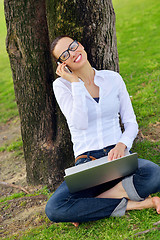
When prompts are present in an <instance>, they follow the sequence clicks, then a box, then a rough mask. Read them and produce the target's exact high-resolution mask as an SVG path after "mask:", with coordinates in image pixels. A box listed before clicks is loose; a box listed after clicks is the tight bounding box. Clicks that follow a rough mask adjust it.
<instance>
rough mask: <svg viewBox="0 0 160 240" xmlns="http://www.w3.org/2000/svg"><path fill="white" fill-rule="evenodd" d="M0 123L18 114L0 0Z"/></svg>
mask: <svg viewBox="0 0 160 240" xmlns="http://www.w3.org/2000/svg"><path fill="white" fill-rule="evenodd" d="M0 13H1V14H0V32H1V34H0V109H1V111H0V123H2V122H6V121H7V120H8V119H10V118H13V117H15V116H18V111H17V105H16V102H15V95H14V88H13V80H12V74H11V69H10V64H9V58H8V54H7V52H6V48H5V38H6V33H7V31H6V25H5V19H4V10H3V1H1V2H0Z"/></svg>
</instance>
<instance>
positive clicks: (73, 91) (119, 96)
mask: <svg viewBox="0 0 160 240" xmlns="http://www.w3.org/2000/svg"><path fill="white" fill-rule="evenodd" d="M51 48H52V54H53V56H54V58H55V59H56V61H57V62H58V63H59V65H58V67H57V70H56V73H57V75H59V76H60V78H58V79H56V80H55V81H54V83H53V89H54V93H55V96H56V100H57V102H58V104H59V106H60V108H61V111H62V112H63V114H64V115H65V117H66V119H67V123H68V126H69V129H70V132H71V136H72V142H73V150H74V154H75V159H76V160H75V162H76V165H78V164H82V163H84V162H86V161H91V160H92V159H93V158H94V159H95V158H96V159H98V158H100V157H103V156H106V155H108V160H109V161H112V160H114V159H117V158H120V157H123V156H124V151H125V149H126V148H127V149H128V150H129V149H130V148H131V146H132V143H133V140H134V139H135V137H136V135H137V133H138V125H137V122H136V117H135V114H134V111H133V108H132V104H131V101H130V98H129V95H128V92H127V90H126V87H125V84H124V82H123V80H122V78H121V76H120V75H119V74H118V73H116V72H113V71H109V70H101V71H97V70H96V69H93V68H92V67H91V65H90V63H89V61H88V59H87V53H86V52H85V50H84V47H83V46H82V45H81V44H80V43H79V42H77V41H75V40H73V39H72V38H70V37H68V36H60V37H58V38H56V39H55V40H54V42H53V43H52V46H51ZM66 66H67V67H68V68H69V69H70V70H71V71H72V73H71V72H69V71H68V70H67V69H66ZM119 113H120V115H121V119H122V122H123V124H124V128H125V131H124V132H123V133H122V132H121V128H120V125H119ZM138 166H139V167H138V169H137V170H136V172H135V173H134V174H133V175H131V176H127V177H124V178H122V179H118V180H115V181H111V182H109V183H105V184H102V185H99V186H96V187H93V188H90V189H87V190H83V191H79V192H77V193H73V194H71V193H70V192H69V190H68V187H67V185H66V183H65V181H64V182H63V183H62V184H61V185H60V186H59V187H58V189H57V190H56V191H55V193H54V194H53V195H52V197H51V198H50V199H49V201H48V203H47V205H46V209H45V211H46V214H47V216H48V218H49V219H50V220H51V221H54V222H73V224H74V225H75V226H78V223H79V222H86V221H92V220H98V219H101V218H104V217H109V216H122V215H124V214H125V211H126V210H132V209H144V208H155V209H156V211H157V213H158V214H160V198H159V197H152V198H151V197H149V195H150V194H152V193H155V192H159V191H160V167H159V166H158V165H156V164H154V163H152V162H150V161H148V160H144V159H138Z"/></svg>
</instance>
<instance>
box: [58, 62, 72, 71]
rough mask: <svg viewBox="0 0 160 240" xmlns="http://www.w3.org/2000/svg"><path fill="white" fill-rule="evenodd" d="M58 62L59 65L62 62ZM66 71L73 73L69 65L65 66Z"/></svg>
mask: <svg viewBox="0 0 160 240" xmlns="http://www.w3.org/2000/svg"><path fill="white" fill-rule="evenodd" d="M57 64H58V65H59V64H60V62H57ZM65 71H66V72H67V73H72V72H71V70H70V69H69V68H68V67H67V66H65Z"/></svg>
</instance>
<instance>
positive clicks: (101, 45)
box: [4, 0, 118, 188]
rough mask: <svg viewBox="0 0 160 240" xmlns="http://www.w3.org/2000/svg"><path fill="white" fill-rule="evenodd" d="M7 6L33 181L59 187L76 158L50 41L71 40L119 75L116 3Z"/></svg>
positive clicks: (31, 0)
mask: <svg viewBox="0 0 160 240" xmlns="http://www.w3.org/2000/svg"><path fill="white" fill-rule="evenodd" d="M4 5H5V17H6V25H7V39H6V46H7V52H8V54H9V58H10V64H11V69H12V74H13V82H14V89H15V96H16V102H17V105H18V110H19V115H20V122H21V133H22V140H23V149H24V157H25V160H26V169H27V181H28V182H29V183H32V184H39V183H43V184H47V185H50V186H52V188H54V187H55V186H56V185H57V184H59V183H60V182H61V181H62V179H63V174H64V169H65V168H66V167H68V166H69V165H71V164H72V163H73V161H74V156H73V152H72V144H71V141H70V134H69V130H68V127H67V124H66V121H65V119H64V117H63V115H62V114H61V112H60V110H59V107H58V106H57V104H56V101H55V98H54V94H53V90H52V82H53V80H54V79H55V75H54V71H53V66H52V65H53V64H52V60H51V56H50V50H49V46H50V41H51V40H52V39H54V37H55V36H58V35H60V34H68V35H71V36H73V38H76V39H77V40H78V41H80V42H81V43H82V44H83V45H84V47H85V49H86V51H87V52H88V57H89V61H90V62H91V64H92V66H93V67H96V68H97V69H112V70H116V71H118V54H117V47H116V33H115V14H114V10H113V6H112V2H111V0H106V1H100V0H95V1H90V0H83V1H80V0H50V1H49V0H47V1H45V0H23V1H22V0H12V1H11V0H4ZM46 6H47V7H46ZM49 39H50V40H49ZM54 67H55V66H54Z"/></svg>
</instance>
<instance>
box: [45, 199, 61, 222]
mask: <svg viewBox="0 0 160 240" xmlns="http://www.w3.org/2000/svg"><path fill="white" fill-rule="evenodd" d="M45 213H46V215H47V217H48V218H49V220H51V221H52V222H59V221H58V216H59V212H58V208H56V206H55V205H54V203H53V202H51V201H50V200H49V201H48V202H47V204H46V207H45Z"/></svg>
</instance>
